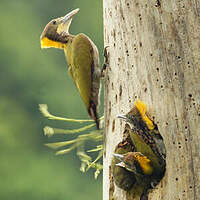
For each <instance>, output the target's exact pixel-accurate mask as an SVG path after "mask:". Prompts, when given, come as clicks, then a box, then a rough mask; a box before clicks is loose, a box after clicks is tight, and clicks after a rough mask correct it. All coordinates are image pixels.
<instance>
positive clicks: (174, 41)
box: [103, 0, 200, 200]
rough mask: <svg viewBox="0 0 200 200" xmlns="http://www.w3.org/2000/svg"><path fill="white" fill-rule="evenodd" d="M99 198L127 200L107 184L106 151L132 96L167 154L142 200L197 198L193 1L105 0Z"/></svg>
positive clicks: (199, 111)
mask: <svg viewBox="0 0 200 200" xmlns="http://www.w3.org/2000/svg"><path fill="white" fill-rule="evenodd" d="M104 28H105V29H104V41H105V46H109V48H108V52H109V67H108V68H107V70H106V75H105V153H104V177H103V180H104V186H103V192H104V200H108V199H111V197H114V199H115V200H124V199H126V192H124V191H122V190H121V189H119V188H117V187H116V186H115V185H113V181H112V175H111V173H110V170H109V168H110V164H111V159H112V153H113V151H114V148H115V146H116V144H117V143H118V142H119V141H121V139H122V133H123V128H124V123H123V122H121V121H120V120H118V119H116V116H117V115H118V114H119V113H126V112H128V111H129V109H130V108H132V107H133V102H134V101H135V100H136V99H137V98H139V99H141V100H142V101H144V102H145V103H146V104H147V105H148V110H149V113H150V116H151V117H153V119H154V121H155V122H156V123H157V125H158V128H159V130H160V133H161V135H162V136H163V138H164V142H165V145H166V150H167V160H166V161H167V171H166V174H165V177H164V178H163V180H162V181H161V183H160V184H159V185H158V186H157V187H156V189H154V190H153V191H152V192H151V193H150V195H149V199H154V200H155V199H156V200H159V199H166V200H179V199H180V200H197V199H200V197H199V194H200V159H199V156H200V144H199V143H200V50H199V49H200V1H199V0H191V1H187V0H182V1H180V0H169V1H159V0H157V1H156V0H155V1H154V0H152V1H149V0H143V1H140V0H129V1H128V0H104Z"/></svg>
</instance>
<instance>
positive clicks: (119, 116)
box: [117, 114, 127, 121]
mask: <svg viewBox="0 0 200 200" xmlns="http://www.w3.org/2000/svg"><path fill="white" fill-rule="evenodd" d="M117 118H119V119H123V120H125V121H127V117H126V115H124V114H120V115H117Z"/></svg>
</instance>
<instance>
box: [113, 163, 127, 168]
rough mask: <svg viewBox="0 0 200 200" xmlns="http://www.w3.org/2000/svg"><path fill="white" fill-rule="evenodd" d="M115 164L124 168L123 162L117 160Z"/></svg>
mask: <svg viewBox="0 0 200 200" xmlns="http://www.w3.org/2000/svg"><path fill="white" fill-rule="evenodd" d="M115 165H116V166H118V167H123V168H126V166H125V164H124V162H119V163H117V164H115Z"/></svg>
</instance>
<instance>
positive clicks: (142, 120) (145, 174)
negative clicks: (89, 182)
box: [112, 100, 166, 199]
mask: <svg viewBox="0 0 200 200" xmlns="http://www.w3.org/2000/svg"><path fill="white" fill-rule="evenodd" d="M146 112H147V107H146V105H145V104H144V103H143V102H141V101H139V100H138V101H136V102H135V106H134V108H133V109H131V111H130V112H128V113H127V114H126V115H119V116H118V117H119V118H122V119H124V120H125V121H126V122H128V123H126V124H125V130H124V132H123V143H127V142H128V144H129V145H130V146H132V149H133V150H129V149H130V148H129V149H127V150H126V151H121V148H122V147H121V145H120V146H119V144H121V143H119V144H118V145H117V146H116V149H115V152H114V157H113V159H112V163H115V166H113V167H112V168H113V170H112V171H115V170H116V169H118V167H121V168H123V169H125V170H126V173H127V171H129V172H130V173H132V174H134V184H132V186H131V187H130V188H129V189H128V193H129V194H130V196H131V197H132V198H134V197H136V196H140V197H141V199H144V198H145V196H146V195H147V193H148V190H149V189H150V188H152V187H153V186H155V184H157V183H158V182H159V181H160V180H161V178H162V177H163V176H164V172H165V166H166V162H165V146H164V143H163V139H162V137H161V135H160V133H159V131H158V128H157V126H156V125H155V124H154V123H153V122H152V121H151V120H150V118H149V117H148V116H147V115H146ZM130 125H131V126H130ZM124 137H125V138H124ZM118 149H119V150H120V151H119V150H118ZM116 160H118V162H117V163H116ZM114 161H115V162H114ZM115 168H116V169H115ZM113 176H114V180H118V179H119V178H118V177H119V175H118V174H117V173H115V174H114V173H113ZM116 176H118V177H116ZM132 176H133V175H132ZM122 178H124V179H125V178H126V176H125V174H121V175H120V179H122ZM127 181H128V182H130V181H129V180H128V179H127ZM125 182H126V180H123V183H125ZM115 183H116V181H115ZM116 185H117V186H119V187H120V188H122V189H123V187H121V186H120V185H119V184H117V183H116Z"/></svg>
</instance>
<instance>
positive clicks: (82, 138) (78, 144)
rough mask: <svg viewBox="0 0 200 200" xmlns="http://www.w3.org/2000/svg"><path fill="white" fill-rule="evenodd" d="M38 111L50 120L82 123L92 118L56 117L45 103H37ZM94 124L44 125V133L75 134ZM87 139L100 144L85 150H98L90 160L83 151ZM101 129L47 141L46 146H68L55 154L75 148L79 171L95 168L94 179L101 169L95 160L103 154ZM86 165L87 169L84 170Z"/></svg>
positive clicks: (54, 147) (56, 147)
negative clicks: (59, 126) (64, 138)
mask: <svg viewBox="0 0 200 200" xmlns="http://www.w3.org/2000/svg"><path fill="white" fill-rule="evenodd" d="M39 109H40V112H41V113H42V114H43V116H44V117H47V118H48V119H51V120H61V121H67V122H71V123H72V122H75V123H83V122H91V121H92V122H93V120H80V119H69V118H64V117H57V116H55V115H52V114H51V113H49V111H48V106H47V105H46V104H40V105H39ZM103 119H104V117H101V118H100V122H101V121H102V120H103ZM95 125H96V124H95V123H92V124H89V125H86V126H84V127H81V128H79V129H72V130H68V129H58V128H52V127H49V126H46V127H45V128H44V135H47V136H53V135H55V134H75V133H79V134H80V133H82V132H83V131H86V130H88V129H90V128H91V127H94V126H95ZM87 141H92V144H93V143H94V142H100V143H101V144H100V145H97V147H96V148H95V149H91V150H88V151H87V152H99V154H98V156H97V157H96V159H95V160H94V161H92V158H91V157H90V156H88V155H87V154H86V153H85V150H84V147H85V143H86V142H87ZM102 143H103V130H93V131H89V133H86V134H81V135H78V136H77V137H76V138H75V139H71V140H67V141H62V142H53V143H47V144H46V146H48V147H50V148H53V149H58V148H61V147H64V146H69V145H71V146H70V147H68V148H66V149H62V150H59V151H57V152H56V155H62V154H66V153H69V152H70V151H72V150H74V149H77V155H78V157H79V158H80V160H81V168H80V171H82V172H86V171H87V170H88V169H90V168H95V169H96V171H95V173H94V177H95V179H97V177H98V175H99V173H100V171H101V170H102V169H103V166H102V164H101V163H97V161H98V160H99V159H100V158H102V156H103V145H102ZM86 167H87V170H86Z"/></svg>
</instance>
